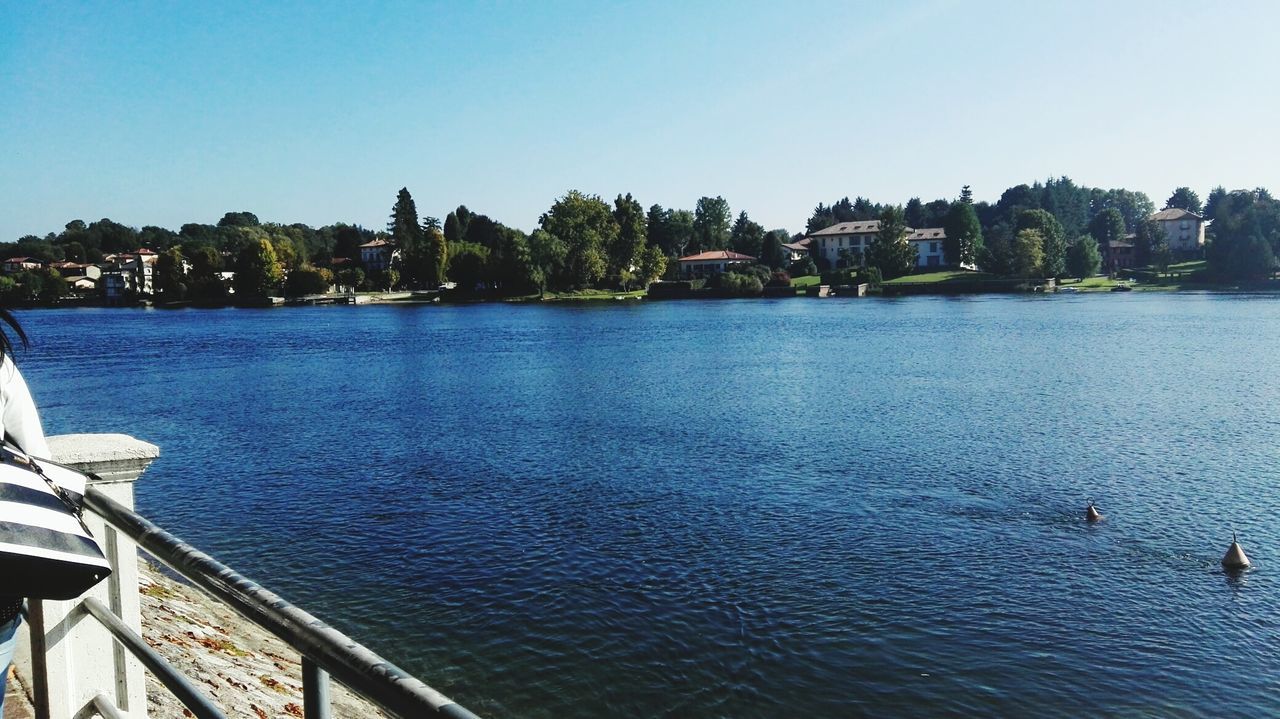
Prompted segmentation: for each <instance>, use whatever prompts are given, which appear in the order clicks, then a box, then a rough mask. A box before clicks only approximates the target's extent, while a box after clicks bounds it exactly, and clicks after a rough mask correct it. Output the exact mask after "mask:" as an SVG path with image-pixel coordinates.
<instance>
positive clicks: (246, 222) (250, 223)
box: [218, 212, 261, 227]
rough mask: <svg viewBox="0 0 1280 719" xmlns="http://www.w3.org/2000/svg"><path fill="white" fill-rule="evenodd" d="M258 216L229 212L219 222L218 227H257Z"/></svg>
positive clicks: (250, 213) (248, 213) (249, 213)
mask: <svg viewBox="0 0 1280 719" xmlns="http://www.w3.org/2000/svg"><path fill="white" fill-rule="evenodd" d="M259 224H261V223H259V222H258V216H257V215H255V214H253V213H252V212H228V213H227V214H225V215H223V216H222V219H221V220H218V227H257V226H258V225H259Z"/></svg>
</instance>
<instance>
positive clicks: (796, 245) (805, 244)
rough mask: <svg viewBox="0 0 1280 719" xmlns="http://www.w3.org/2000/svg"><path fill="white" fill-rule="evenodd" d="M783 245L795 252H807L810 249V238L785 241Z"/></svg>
mask: <svg viewBox="0 0 1280 719" xmlns="http://www.w3.org/2000/svg"><path fill="white" fill-rule="evenodd" d="M782 246H783V247H785V248H787V249H788V250H791V251H793V252H806V251H808V249H809V240H807V239H805V240H801V241H800V242H784V243H782Z"/></svg>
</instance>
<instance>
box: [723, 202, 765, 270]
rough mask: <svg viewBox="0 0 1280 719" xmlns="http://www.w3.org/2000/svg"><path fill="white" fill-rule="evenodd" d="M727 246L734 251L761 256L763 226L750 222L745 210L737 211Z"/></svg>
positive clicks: (756, 256)
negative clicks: (736, 217)
mask: <svg viewBox="0 0 1280 719" xmlns="http://www.w3.org/2000/svg"><path fill="white" fill-rule="evenodd" d="M729 247H730V248H731V249H732V250H733V251H734V252H740V253H742V254H744V255H750V256H751V257H755V258H757V259H760V258H762V257H763V255H762V252H763V251H764V227H761V226H760V225H759V224H758V223H756V222H752V221H751V218H749V217H747V211H746V210H743V211H742V212H739V213H738V219H736V220H734V222H733V229H731V230H730V231H729Z"/></svg>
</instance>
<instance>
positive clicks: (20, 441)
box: [0, 355, 49, 459]
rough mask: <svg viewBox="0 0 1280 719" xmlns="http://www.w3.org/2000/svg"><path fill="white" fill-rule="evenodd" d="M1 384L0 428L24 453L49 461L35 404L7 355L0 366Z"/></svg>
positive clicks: (47, 445)
mask: <svg viewBox="0 0 1280 719" xmlns="http://www.w3.org/2000/svg"><path fill="white" fill-rule="evenodd" d="M0 382H3V384H2V385H0V403H3V413H2V414H0V424H2V425H3V427H4V433H5V434H7V435H9V436H11V437H13V441H14V442H15V443H16V444H17V445H18V448H19V449H21V450H22V451H23V452H25V453H27V454H30V455H32V456H35V457H41V458H43V459H49V443H48V442H46V441H45V438H44V428H43V427H41V426H40V415H39V414H37V413H36V403H35V400H33V399H32V398H31V390H30V389H28V388H27V383H26V380H24V379H22V373H21V372H19V371H18V367H17V365H15V364H14V363H13V359H12V358H11V357H9V356H8V355H5V358H4V364H3V365H2V366H0Z"/></svg>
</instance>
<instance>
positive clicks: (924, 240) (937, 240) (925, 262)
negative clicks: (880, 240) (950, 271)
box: [907, 227, 973, 269]
mask: <svg viewBox="0 0 1280 719" xmlns="http://www.w3.org/2000/svg"><path fill="white" fill-rule="evenodd" d="M946 239H947V233H946V231H945V230H943V229H942V228H941V227H926V228H925V229H923V230H912V231H911V232H910V233H909V234H908V235H907V242H910V243H911V246H912V247H914V248H916V267H917V268H926V267H933V268H941V267H942V266H944V265H946V264H947V261H946V254H945V250H944V247H943V246H944V245H945V244H946ZM968 269H973V268H972V267H970V268H968Z"/></svg>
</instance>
